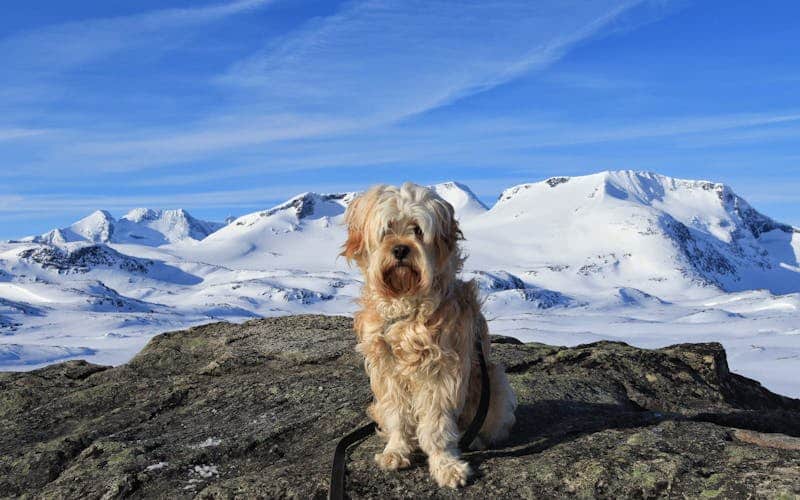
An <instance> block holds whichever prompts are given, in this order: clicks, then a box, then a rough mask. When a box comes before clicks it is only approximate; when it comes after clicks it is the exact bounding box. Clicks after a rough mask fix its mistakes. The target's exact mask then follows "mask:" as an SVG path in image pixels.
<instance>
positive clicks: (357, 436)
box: [328, 422, 376, 500]
mask: <svg viewBox="0 0 800 500" xmlns="http://www.w3.org/2000/svg"><path fill="white" fill-rule="evenodd" d="M375 427H376V425H375V422H370V423H368V424H367V425H364V426H361V427H359V428H358V429H355V430H353V431H351V432H350V433H349V434H347V435H346V436H345V437H343V438H342V439H341V440H340V441H339V444H337V445H336V451H334V452H333V468H332V469H331V487H330V489H329V490H328V499H329V500H343V499H344V470H345V466H346V463H345V462H346V460H347V455H346V453H347V448H348V447H349V446H350V445H352V444H354V443H357V442H358V441H361V440H362V439H364V438H366V437H368V436H370V435H371V434H372V433H373V432H375Z"/></svg>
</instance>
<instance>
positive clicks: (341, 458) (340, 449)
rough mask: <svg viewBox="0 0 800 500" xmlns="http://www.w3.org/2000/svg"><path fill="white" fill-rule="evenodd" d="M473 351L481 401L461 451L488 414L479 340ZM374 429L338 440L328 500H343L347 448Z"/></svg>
mask: <svg viewBox="0 0 800 500" xmlns="http://www.w3.org/2000/svg"><path fill="white" fill-rule="evenodd" d="M475 350H476V351H478V361H479V363H480V365H481V399H480V402H479V403H478V410H477V411H476V412H475V417H474V418H473V419H472V422H471V423H470V424H469V427H467V430H466V431H465V432H464V435H463V436H462V437H461V440H460V441H459V442H458V447H459V448H461V450H462V451H467V450H468V449H469V445H470V444H472V442H473V441H474V440H475V438H476V437H477V436H478V432H480V430H481V427H483V422H484V421H485V420H486V414H487V413H488V412H489V399H490V396H491V392H490V391H491V389H490V386H489V370H488V369H487V368H486V358H485V357H484V355H483V344H482V343H481V340H480V338H477V339H476V340H475ZM376 427H377V426H376V424H375V422H370V423H368V424H366V425H363V426H361V427H358V428H356V429H353V430H352V431H350V432H349V433H348V434H346V435H345V436H344V437H343V438H342V439H341V440H339V443H338V444H337V445H336V450H335V451H334V452H333V466H332V467H331V485H330V488H329V489H328V499H329V500H344V486H345V484H344V482H345V479H344V476H345V468H346V466H347V463H346V462H347V455H346V454H347V448H349V447H350V446H352V445H353V444H355V443H357V442H359V441H361V440H363V439H365V438H367V437H369V436H370V435H371V434H372V433H373V432H375V428H376Z"/></svg>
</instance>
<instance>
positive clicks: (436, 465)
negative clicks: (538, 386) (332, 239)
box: [342, 183, 517, 488]
mask: <svg viewBox="0 0 800 500" xmlns="http://www.w3.org/2000/svg"><path fill="white" fill-rule="evenodd" d="M345 222H346V224H347V228H348V238H347V241H346V242H345V244H344V247H343V250H342V255H343V256H345V257H346V258H347V259H348V261H350V262H355V263H356V264H357V265H358V267H359V268H360V269H361V272H362V273H363V275H364V278H365V282H364V288H363V290H362V294H361V298H360V301H359V303H360V306H361V309H360V310H359V311H358V312H357V313H356V315H355V331H356V336H357V339H358V345H357V349H358V351H359V352H361V353H362V354H363V355H364V366H365V369H366V371H367V374H368V375H369V378H370V384H371V387H372V392H373V394H374V401H373V402H372V404H371V405H370V407H369V410H368V412H369V414H370V416H371V417H372V418H373V419H374V420H375V422H377V424H378V427H379V433H380V434H381V436H383V438H384V439H385V440H386V447H385V449H384V450H383V452H382V453H379V454H378V455H376V456H375V460H376V462H377V463H378V465H379V466H380V467H381V468H382V469H399V468H403V467H407V466H409V465H410V454H411V452H412V451H413V450H414V449H416V448H420V449H422V451H424V452H425V453H426V454H427V456H428V464H429V468H430V473H431V476H432V477H433V478H434V479H435V480H436V482H437V483H438V484H439V485H440V486H449V487H452V488H456V487H458V486H463V485H465V484H466V481H467V479H468V477H469V474H470V468H469V465H468V464H467V463H466V462H464V461H463V460H461V458H460V456H459V450H458V441H459V438H460V435H461V434H462V433H463V431H464V430H465V429H466V427H467V426H468V425H469V423H470V421H471V420H472V417H473V416H474V414H475V412H476V410H477V406H478V402H479V400H480V389H481V387H480V366H479V363H478V359H477V355H476V353H475V352H474V347H473V346H474V339H475V337H476V336H478V337H479V338H480V339H481V341H482V344H483V349H484V353H485V355H486V357H487V361H488V367H489V376H490V380H491V400H490V406H489V412H488V415H487V417H486V420H485V421H484V424H483V426H482V428H481V430H480V432H479V434H478V437H477V438H476V439H475V441H474V442H473V443H472V446H473V447H478V448H480V447H484V446H487V445H489V444H491V443H494V442H497V441H500V440H502V439H505V438H506V437H507V436H508V433H509V431H510V429H511V427H512V426H513V424H514V410H515V409H516V404H517V403H516V397H515V395H514V393H513V391H512V389H511V387H510V385H509V383H508V380H507V379H506V376H505V372H504V370H503V368H502V366H500V365H496V364H493V363H491V361H489V359H488V357H489V355H490V344H489V340H488V328H487V325H486V320H485V319H484V317H483V314H481V311H480V304H479V302H478V299H477V290H476V287H475V284H474V283H473V282H463V281H461V280H459V279H458V278H457V274H458V272H459V271H460V269H461V265H462V263H463V258H462V255H461V253H460V250H459V246H458V242H459V241H460V240H461V239H463V237H462V235H461V231H460V230H459V227H458V223H457V222H456V220H455V218H454V213H453V207H452V206H451V205H450V204H449V203H447V202H446V201H445V200H443V199H442V198H440V197H439V196H437V195H436V194H435V193H434V192H432V191H431V190H429V189H426V188H424V187H421V186H418V185H415V184H411V183H406V184H403V186H402V187H400V188H398V187H394V186H385V185H380V186H375V187H373V188H371V189H370V190H368V191H367V192H366V193H364V194H363V195H361V196H359V197H358V198H356V199H355V200H354V201H353V202H352V203H351V204H350V206H349V207H348V209H347V213H346V214H345ZM398 245H404V246H406V247H408V248H409V253H408V255H407V256H406V257H405V258H404V259H402V260H398V259H397V258H395V256H394V254H393V249H394V248H395V247H396V246H398Z"/></svg>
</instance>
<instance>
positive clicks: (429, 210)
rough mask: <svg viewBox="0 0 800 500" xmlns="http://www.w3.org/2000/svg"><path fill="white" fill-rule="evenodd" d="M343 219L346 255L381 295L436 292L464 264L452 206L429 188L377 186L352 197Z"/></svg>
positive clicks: (370, 285)
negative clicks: (345, 235) (345, 234)
mask: <svg viewBox="0 0 800 500" xmlns="http://www.w3.org/2000/svg"><path fill="white" fill-rule="evenodd" d="M345 222H346V224H347V230H348V236H347V242H346V243H345V244H344V248H343V250H342V255H343V256H344V257H346V258H347V260H348V261H355V262H356V263H357V264H358V266H359V267H360V268H361V270H362V272H363V273H364V277H365V279H366V280H367V284H368V286H369V287H370V288H371V290H372V291H373V293H376V294H377V295H378V296H380V297H381V298H383V299H389V300H391V299H396V298H401V297H413V296H425V295H430V294H432V293H435V291H436V289H437V287H438V288H441V287H442V286H445V285H447V284H449V282H450V280H451V279H452V277H454V276H455V274H456V272H457V271H458V270H459V267H460V266H461V256H460V253H459V249H458V241H459V240H460V239H462V235H461V231H460V230H459V228H458V223H457V222H456V220H455V217H454V213H453V207H452V206H451V205H450V204H449V203H448V202H446V201H445V200H443V199H442V198H440V197H439V196H438V195H437V194H436V193H434V192H433V191H431V190H430V189H427V188H425V187H422V186H418V185H416V184H412V183H408V182H407V183H405V184H403V185H402V186H401V187H399V188H398V187H395V186H385V185H379V186H374V187H372V188H371V189H369V190H368V191H367V192H365V193H364V194H362V195H361V196H359V197H358V198H356V199H355V200H353V202H352V203H351V204H350V206H349V207H348V208H347V212H346V214H345Z"/></svg>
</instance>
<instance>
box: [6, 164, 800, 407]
mask: <svg viewBox="0 0 800 500" xmlns="http://www.w3.org/2000/svg"><path fill="white" fill-rule="evenodd" d="M433 189H435V190H436V191H437V192H438V193H439V194H440V195H441V196H442V197H444V198H445V199H447V200H448V201H450V202H451V203H452V204H453V206H454V207H455V208H456V212H457V215H458V217H459V219H460V222H461V226H462V230H463V232H464V235H465V237H466V238H467V239H466V241H465V242H464V250H465V253H466V254H467V255H468V256H469V257H468V259H467V261H466V265H465V269H464V278H465V279H475V280H476V281H477V282H478V284H479V286H480V289H481V292H482V294H483V296H484V298H485V314H486V316H487V318H488V319H489V321H490V327H491V330H492V332H493V333H497V334H504V335H512V336H515V337H518V338H520V339H521V340H524V341H538V342H545V343H548V344H561V345H576V344H582V343H587V342H594V341H597V340H618V341H623V342H628V343H631V344H634V345H637V346H642V347H660V346H664V345H668V344H676V343H682V342H706V341H718V342H721V343H722V344H723V345H724V346H725V348H726V349H727V351H728V360H729V363H730V366H731V368H732V369H733V370H734V371H736V372H738V373H741V374H743V375H745V376H748V377H751V378H754V379H757V380H759V381H760V382H762V383H763V384H764V385H765V386H766V387H768V388H769V389H771V390H773V391H777V392H779V393H783V394H786V395H790V396H794V397H800V379H799V378H798V377H797V374H798V373H800V262H799V259H800V232H799V231H798V230H797V229H795V228H793V227H791V226H788V225H786V224H781V223H778V222H776V221H773V220H772V219H770V218H769V217H767V216H765V215H763V214H760V213H759V212H758V211H756V210H755V209H753V208H752V207H751V206H750V205H749V204H748V203H747V202H746V201H745V200H744V199H742V198H740V197H739V196H737V195H736V194H735V193H734V192H733V191H731V189H730V188H729V187H727V186H725V185H722V184H716V183H712V182H706V181H691V180H680V179H673V178H669V177H665V176H661V175H658V174H654V173H649V172H634V171H618V172H601V173H598V174H594V175H588V176H582V177H555V178H550V179H547V180H545V181H542V182H537V183H531V184H523V185H519V186H514V187H512V188H509V189H507V190H506V191H504V192H503V193H502V195H501V196H500V197H499V199H498V201H497V202H496V203H495V205H494V206H492V207H491V208H488V207H486V206H484V205H483V204H482V203H481V202H480V201H479V200H478V199H477V197H475V195H474V194H473V193H472V192H471V191H470V190H469V188H468V187H466V186H464V185H462V184H458V183H455V182H449V183H444V184H439V185H437V186H433ZM356 194H357V193H341V194H316V193H304V194H300V195H298V196H295V197H293V198H291V199H289V200H288V201H286V202H285V203H282V204H280V205H278V206H276V207H273V208H271V209H268V210H264V211H261V212H256V213H252V214H248V215H244V216H242V217H239V218H238V219H235V220H233V221H230V222H229V223H228V224H227V225H225V224H218V223H212V222H206V221H201V220H198V219H195V218H193V217H192V216H191V215H189V214H188V213H187V212H185V211H183V210H151V209H135V210H132V211H131V212H129V213H128V214H126V215H125V216H123V217H121V218H120V219H114V217H113V216H112V215H111V214H109V213H108V212H104V211H97V212H95V213H93V214H91V215H89V216H88V217H86V218H85V219H82V220H81V221H78V222H76V223H75V224H73V225H71V226H69V227H66V228H60V229H54V230H53V231H50V232H48V233H46V234H44V235H40V236H34V237H29V238H25V239H23V240H20V241H15V242H6V243H2V244H0V369H3V370H21V369H33V368H37V367H40V366H43V365H45V364H48V363H51V362H53V361H60V360H65V359H72V358H83V359H87V360H89V361H91V362H94V363H101V364H120V363H123V362H125V361H127V360H128V359H130V358H131V357H132V356H133V355H134V354H135V353H136V352H137V351H138V350H140V349H141V348H142V347H143V346H144V344H145V343H146V342H147V341H148V340H149V339H150V338H151V337H152V336H153V335H156V334H158V333H161V332H164V331H168V330H174V329H179V328H184V327H187V326H191V325H197V324H201V323H207V322H212V321H220V320H225V321H244V320H247V319H250V318H254V317H260V316H273V315H285V314H297V313H322V314H351V313H352V312H353V310H354V307H355V304H354V300H355V298H356V297H357V296H358V293H359V289H360V286H361V282H360V276H359V275H358V273H357V271H356V270H355V269H350V268H349V267H348V266H347V265H346V263H345V262H344V260H343V259H342V258H338V257H337V255H338V252H339V246H340V245H341V244H342V242H343V241H344V239H345V231H344V228H343V227H342V215H343V213H344V210H345V208H346V207H347V205H348V204H349V203H350V201H351V200H352V199H353V197H354V196H355V195H356Z"/></svg>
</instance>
